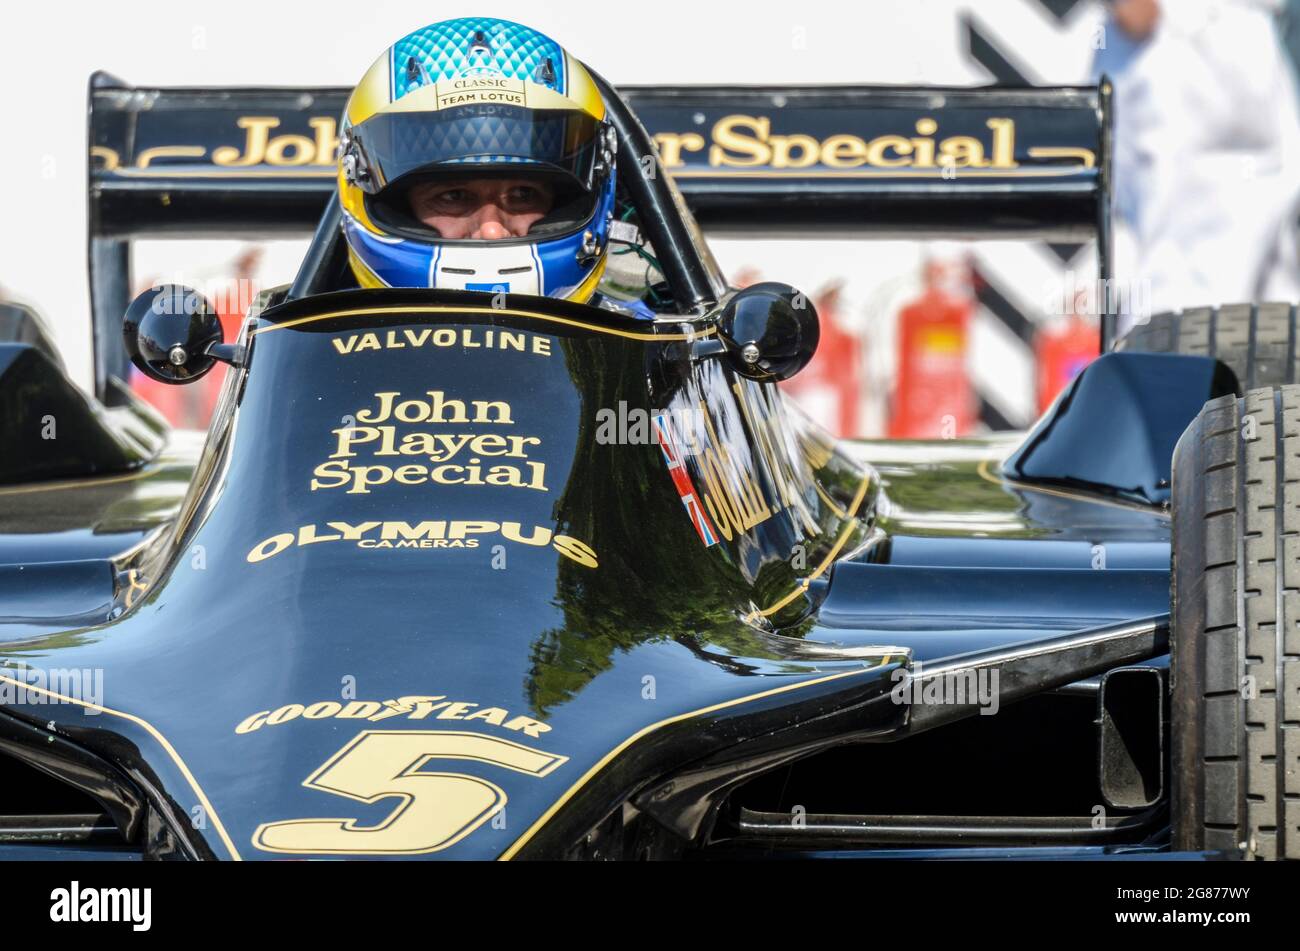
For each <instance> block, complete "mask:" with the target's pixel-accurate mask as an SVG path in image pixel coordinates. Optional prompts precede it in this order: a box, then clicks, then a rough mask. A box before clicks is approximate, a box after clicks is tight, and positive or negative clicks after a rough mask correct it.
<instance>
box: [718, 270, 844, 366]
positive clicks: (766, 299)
mask: <svg viewBox="0 0 1300 951" xmlns="http://www.w3.org/2000/svg"><path fill="white" fill-rule="evenodd" d="M718 333H719V335H720V336H721V338H722V342H723V344H724V346H725V347H726V349H727V355H728V357H729V358H730V360H731V363H732V366H733V367H734V368H735V370H736V372H737V373H739V374H741V375H742V376H747V377H749V378H751V379H754V380H772V381H779V380H788V379H790V377H792V376H794V375H795V374H796V373H798V372H799V371H800V370H802V369H803V368H804V367H805V366H807V365H808V361H809V360H811V359H812V358H813V354H814V353H816V352H817V341H818V339H819V338H820V336H821V330H820V325H819V324H818V321H817V309H816V308H815V307H813V304H812V301H810V300H809V299H808V297H807V296H806V295H805V294H803V293H801V292H800V291H797V290H795V289H794V288H793V287H791V286H790V285H789V284H780V283H777V282H775V281H768V282H765V283H762V284H754V285H753V286H751V287H746V288H745V289H744V290H741V291H737V292H736V294H735V296H733V297H732V298H731V300H730V301H728V302H727V304H726V306H725V307H724V308H723V309H722V315H721V316H720V317H719V319H718Z"/></svg>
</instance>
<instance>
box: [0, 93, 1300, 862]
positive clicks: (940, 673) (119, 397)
mask: <svg viewBox="0 0 1300 951" xmlns="http://www.w3.org/2000/svg"><path fill="white" fill-rule="evenodd" d="M345 92H346V91H345V90H331V89H312V90H284V89H240V90H231V91H221V90H199V89H167V90H160V89H137V88H132V87H128V86H126V85H125V84H123V83H121V82H119V81H116V80H114V79H112V78H111V77H108V76H104V75H98V76H96V77H95V78H94V80H93V82H92V87H91V109H90V116H91V118H90V142H91V162H90V183H89V192H90V225H91V228H90V233H91V237H90V263H91V281H92V291H93V293H92V303H93V309H94V327H95V333H96V393H95V395H94V397H87V396H85V395H83V394H82V392H81V391H80V390H79V389H78V388H77V387H76V386H74V385H73V384H72V383H71V382H70V381H69V379H68V378H67V376H66V375H65V373H64V371H63V369H62V367H61V364H60V360H59V357H58V355H57V353H55V352H54V351H53V349H52V348H51V347H50V346H49V345H48V343H47V341H46V339H45V337H44V336H43V335H42V334H41V333H40V331H39V328H38V327H37V326H36V324H35V323H34V322H33V321H32V320H31V319H30V317H29V316H26V315H24V314H22V313H10V314H8V315H7V316H6V318H5V320H4V322H2V323H0V328H2V329H3V331H4V336H3V338H2V339H3V342H0V447H2V451H0V665H2V666H0V753H2V754H3V756H2V761H3V763H4V769H5V776H6V777H7V778H6V782H4V783H3V784H2V785H0V857H2V858H61V857H79V858H85V857H92V858H104V859H121V858H140V857H146V858H186V859H207V858H218V859H235V860H239V859H267V858H277V857H329V856H332V857H366V858H376V857H380V858H399V857H406V858H427V857H434V858H455V859H467V858H468V859H496V858H503V859H504V858H569V857H572V858H610V859H630V858H647V857H648V858H678V857H687V856H690V857H695V858H714V857H730V858H736V857H774V856H775V857H780V856H796V855H802V856H811V855H837V856H842V855H853V856H859V857H874V858H888V857H899V856H906V857H918V856H929V857H942V856H952V855H954V854H955V855H961V856H966V857H972V858H977V857H978V858H988V857H1006V856H1011V855H1020V856H1039V857H1049V858H1051V857H1070V856H1079V855H1086V856H1094V857H1109V856H1124V855H1133V854H1136V853H1178V854H1183V855H1187V856H1197V857H1203V856H1205V855H1208V854H1217V855H1227V856H1242V857H1250V858H1273V857H1277V858H1281V857H1290V858H1295V857H1297V856H1300V799H1298V798H1297V797H1298V796H1300V763H1298V762H1297V757H1298V756H1300V744H1297V742H1296V739H1297V737H1300V729H1296V727H1297V726H1300V630H1298V629H1297V627H1296V622H1297V620H1300V604H1298V603H1297V600H1296V595H1297V592H1300V538H1298V536H1297V533H1298V532H1300V388H1297V387H1294V386H1289V385H1285V384H1289V383H1290V382H1291V381H1292V380H1294V377H1295V354H1296V350H1297V339H1296V320H1295V310H1294V309H1293V308H1289V307H1281V308H1276V307H1244V308H1223V309H1221V310H1219V311H1214V312H1210V311H1206V312H1203V313H1202V312H1189V313H1187V314H1184V315H1181V316H1162V317H1158V318H1156V319H1155V320H1153V322H1152V323H1151V324H1150V325H1149V326H1147V327H1144V328H1142V329H1141V331H1140V333H1139V334H1137V335H1134V336H1130V337H1128V338H1126V339H1125V340H1124V341H1121V342H1120V343H1119V345H1118V347H1116V346H1115V345H1114V344H1115V341H1114V323H1115V321H1114V318H1113V316H1111V315H1108V316H1107V318H1106V319H1105V320H1104V322H1103V327H1104V329H1103V334H1102V341H1101V350H1102V351H1103V352H1104V355H1103V356H1101V357H1100V358H1099V359H1097V360H1096V361H1095V362H1093V363H1092V364H1091V365H1090V366H1089V367H1088V369H1087V370H1086V371H1085V372H1084V373H1083V374H1082V375H1081V376H1080V377H1079V378H1078V379H1077V380H1076V382H1075V383H1074V384H1073V385H1072V386H1071V387H1070V388H1069V389H1068V390H1067V391H1066V392H1065V393H1064V394H1063V395H1062V397H1061V398H1060V399H1059V400H1058V401H1057V402H1056V404H1055V405H1054V406H1053V407H1052V409H1051V410H1050V411H1049V412H1048V413H1047V415H1046V416H1045V417H1044V418H1043V419H1042V420H1041V421H1040V422H1039V423H1038V425H1037V426H1036V427H1035V428H1034V429H1033V431H1032V432H1030V433H1029V434H1027V435H1025V436H1023V437H1017V438H1014V439H1008V438H1006V437H1005V436H999V437H991V438H988V439H983V440H963V441H939V442H934V443H924V442H909V443H893V444H891V443H878V442H843V441H836V440H834V439H832V438H830V437H829V436H827V435H826V434H825V433H824V432H822V431H821V430H819V429H818V428H817V427H816V426H814V425H813V424H812V423H810V422H809V421H808V419H807V418H806V417H805V416H804V415H802V414H801V412H800V411H799V409H798V408H797V406H795V405H794V404H792V403H791V402H789V401H787V400H786V399H785V398H784V397H783V395H782V393H781V391H779V390H778V388H777V386H776V384H777V382H778V381H780V380H782V379H785V378H787V377H789V376H790V375H792V374H794V373H796V372H797V371H798V370H799V369H800V368H801V367H802V366H803V365H805V364H806V362H807V361H808V359H809V358H810V357H811V355H812V353H813V350H814V348H815V347H816V344H817V339H818V324H817V315H816V313H815V312H814V309H813V307H812V306H811V304H810V303H809V301H808V300H807V298H806V297H804V296H803V295H802V294H800V293H799V292H798V291H796V290H794V289H793V288H790V287H787V286H785V285H779V284H761V285H757V286H755V287H752V288H747V289H745V290H742V291H734V290H731V289H729V288H728V287H727V285H726V282H725V281H724V279H723V277H722V275H721V274H720V272H719V270H718V268H717V266H716V265H715V263H714V262H713V259H712V257H711V255H710V254H709V251H708V248H707V247H706V245H705V243H704V241H703V239H702V237H701V232H700V228H698V227H697V225H696V221H697V220H698V221H699V223H700V225H701V226H703V228H704V229H706V230H708V231H710V232H711V233H719V234H736V233H745V234H760V235H766V236H773V237H783V236H798V235H800V234H804V233H808V232H809V231H816V232H817V233H819V234H827V233H839V234H849V235H858V236H864V237H867V236H871V235H874V234H885V233H908V234H960V235H968V236H981V235H999V236H1017V235H1025V234H1034V235H1038V236H1041V237H1048V238H1059V239H1063V240H1072V239H1077V238H1079V237H1080V235H1082V234H1091V233H1096V234H1097V235H1098V237H1099V239H1100V251H1101V254H1100V259H1101V261H1102V265H1103V273H1102V277H1103V279H1104V278H1106V277H1108V271H1107V270H1106V264H1107V261H1108V260H1109V219H1108V200H1107V195H1108V189H1109V181H1108V175H1109V167H1110V166H1109V160H1108V151H1109V131H1108V130H1109V90H1108V89H1107V88H1106V87H1105V86H1104V85H1103V86H1101V87H1098V88H1079V89H1026V90H996V89H993V90H955V89H884V88H856V87H826V88H784V87H783V88H704V87H700V88H689V87H657V88H654V89H649V88H644V89H627V90H623V91H622V94H620V93H617V92H615V91H614V90H613V89H611V88H609V87H608V86H605V87H604V92H605V94H606V96H607V98H608V101H609V106H610V115H611V118H612V120H613V122H614V124H615V127H616V129H617V132H618V136H619V152H620V154H619V169H620V176H621V185H620V189H621V191H620V196H619V198H620V201H621V202H622V203H623V206H624V208H625V209H626V210H625V213H624V214H623V216H622V218H623V221H624V224H625V227H624V230H623V231H622V232H621V234H622V235H623V237H622V239H621V240H624V241H626V242H628V243H629V245H631V244H635V246H636V248H637V249H638V250H639V251H640V252H641V253H640V254H638V255H637V256H636V258H635V260H638V261H644V260H646V259H647V256H648V258H649V260H651V261H652V262H653V268H647V267H646V266H645V265H644V264H642V265H641V267H640V272H639V273H640V274H641V276H642V277H644V281H643V282H642V286H636V281H631V280H629V281H628V283H627V285H626V286H627V288H629V289H630V290H629V293H631V294H632V295H633V296H638V297H640V298H641V299H642V302H643V303H646V304H647V305H648V306H651V307H652V308H653V310H654V312H655V314H656V317H655V318H654V319H653V320H638V319H633V318H631V317H628V316H625V315H623V314H620V313H616V312H613V311H610V310H606V309H599V308H594V307H586V306H581V305H577V304H572V303H567V302H557V301H553V300H548V299H543V298H534V297H526V296H519V295H505V294H487V293H477V292H470V291H413V290H360V289H357V288H355V286H354V285H353V284H352V282H351V281H350V279H349V272H348V269H347V266H346V259H345V253H344V249H343V245H342V240H341V238H340V234H339V227H338V215H339V211H338V208H337V205H336V204H334V203H333V202H332V201H331V200H330V195H331V185H332V177H333V174H334V172H333V165H332V163H333V161H334V158H333V156H334V146H335V144H336V143H335V142H334V135H335V131H336V129H335V126H334V118H333V117H335V116H337V115H338V113H339V109H340V107H341V104H342V98H343V96H344V95H345ZM634 109H635V114H634V112H633V110H634ZM642 123H644V125H643V124H642ZM647 127H648V129H649V131H648V130H647ZM945 156H947V158H946V159H945V158H944V157H945ZM955 156H961V158H962V161H960V162H957V161H955V159H954V157H955ZM850 159H851V160H852V161H850ZM313 227H314V228H315V232H314V238H313V239H312V242H311V245H310V249H309V251H308V252H307V254H306V257H305V259H304V261H303V263H302V267H301V270H300V271H299V273H298V275H297V277H296V278H295V280H294V281H293V283H292V284H291V285H287V286H285V287H282V288H279V289H276V290H275V291H272V292H269V293H266V294H264V295H263V296H262V297H261V298H259V300H258V301H257V302H256V303H255V304H254V305H253V307H252V308H251V309H250V311H249V312H248V315H247V318H246V320H245V321H244V324H243V329H242V331H241V332H240V334H239V335H238V337H237V339H234V340H230V341H225V340H222V337H221V331H220V327H219V324H218V323H217V319H216V316H215V314H214V310H213V307H212V305H211V304H210V303H209V302H207V301H205V300H204V299H203V298H202V296H201V295H199V294H197V293H196V292H194V291H192V290H189V289H187V288H184V287H179V286H174V285H173V286H167V287H162V288H155V289H152V290H150V291H148V292H146V293H145V294H144V295H143V296H142V297H140V298H139V299H137V300H136V301H135V302H133V303H132V302H130V301H129V299H128V292H127V288H128V287H129V286H130V277H129V267H128V262H129V254H130V243H131V241H132V240H133V239H134V238H136V237H139V236H141V235H146V236H159V235H162V236H177V235H198V234H202V235H222V234H227V235H228V234H245V235H247V234H256V235H261V236H270V235H276V234H282V233H294V232H298V231H302V230H304V229H306V230H308V231H309V230H311V229H312V228H313ZM633 276H636V275H635V274H634V275H633ZM128 305H129V306H128ZM123 313H125V314H126V322H125V335H123V323H122V315H123ZM123 336H125V341H124V340H123ZM124 344H125V345H124ZM128 356H129V357H130V358H131V359H132V360H134V362H135V364H136V366H137V367H139V368H140V369H141V370H142V371H143V372H145V373H146V374H148V375H150V376H152V377H154V378H155V379H159V380H165V381H168V382H173V383H178V384H179V383H186V382H188V381H190V380H193V379H196V378H198V377H200V376H202V375H203V374H205V373H207V372H209V371H210V370H211V369H212V368H213V367H214V366H215V365H216V364H217V363H224V364H227V365H228V367H229V369H228V371H227V375H226V379H225V384H224V389H223V391H222V394H221V397H220V402H219V405H218V408H217V410H216V413H215V416H214V419H213V422H212V425H211V428H210V430H209V432H208V433H207V436H206V439H205V440H203V441H202V442H201V443H200V442H199V441H197V440H191V439H189V438H188V437H186V436H185V435H184V434H180V433H173V432H169V431H168V429H167V428H166V426H165V425H164V424H163V423H162V422H161V421H160V420H159V419H158V417H157V416H156V415H155V414H153V413H152V412H151V411H150V410H148V409H147V408H146V407H145V406H143V405H142V404H141V403H139V402H138V401H137V400H136V399H135V397H133V396H132V395H131V393H130V392H129V390H128V389H127V388H126V387H125V386H124V385H123V383H122V380H124V379H126V378H127V374H128V371H129V365H128V362H127V361H128ZM1171 553H1172V558H1171ZM1171 563H1172V565H1173V567H1172V569H1171Z"/></svg>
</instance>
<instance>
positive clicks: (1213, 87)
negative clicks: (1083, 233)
mask: <svg viewBox="0 0 1300 951" xmlns="http://www.w3.org/2000/svg"><path fill="white" fill-rule="evenodd" d="M1277 6H1278V2H1277V0H1161V3H1160V21H1159V23H1158V25H1157V27H1156V30H1155V32H1154V34H1153V35H1152V36H1151V37H1150V38H1149V39H1148V40H1147V41H1145V42H1142V43H1134V42H1133V41H1131V40H1129V39H1128V38H1127V36H1125V35H1124V33H1123V31H1121V30H1120V29H1119V28H1118V27H1117V26H1115V24H1114V23H1113V22H1110V23H1107V27H1106V34H1105V35H1106V48H1105V49H1103V50H1100V51H1098V54H1097V56H1096V59H1095V62H1094V68H1095V70H1096V72H1097V73H1098V74H1101V73H1106V74H1108V75H1109V76H1110V77H1111V78H1112V79H1113V80H1114V84H1115V185H1116V200H1117V210H1118V212H1119V214H1120V215H1121V217H1123V218H1124V219H1125V220H1126V221H1127V222H1128V224H1129V225H1130V227H1131V228H1132V229H1133V237H1134V239H1135V243H1136V245H1137V254H1138V260H1137V262H1136V273H1131V274H1129V275H1128V276H1129V277H1136V278H1138V279H1139V280H1141V281H1143V282H1146V283H1145V286H1144V288H1142V290H1145V291H1146V292H1147V293H1141V292H1140V291H1138V292H1136V293H1134V295H1133V299H1134V300H1138V301H1143V300H1149V302H1150V309H1151V311H1153V312H1158V311H1162V310H1171V309H1180V308H1184V307H1192V306H1198V305H1206V304H1210V305H1213V304H1225V303H1233V302H1238V301H1252V300H1269V299H1281V300H1287V299H1297V298H1300V259H1297V252H1296V242H1295V221H1296V217H1297V214H1298V213H1300V108H1298V107H1297V95H1296V86H1295V81H1294V78H1293V75H1292V71H1291V67H1290V63H1289V62H1288V60H1287V59H1286V56H1285V53H1284V52H1283V50H1282V47H1281V44H1280V42H1279V40H1278V36H1277V32H1276V29H1275V26H1274V21H1273V14H1274V12H1275V10H1276V8H1277ZM1117 263H1118V262H1117ZM1117 270H1119V271H1120V272H1121V274H1123V272H1124V271H1125V270H1128V269H1125V268H1123V266H1122V263H1121V266H1120V267H1118V268H1117ZM1137 316H1139V317H1140V316H1141V315H1137Z"/></svg>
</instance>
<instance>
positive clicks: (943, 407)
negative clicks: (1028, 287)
mask: <svg viewBox="0 0 1300 951" xmlns="http://www.w3.org/2000/svg"><path fill="white" fill-rule="evenodd" d="M974 306H975V302H974V297H973V295H972V293H971V280H970V268H969V266H968V265H967V264H966V263H965V262H960V263H951V262H943V261H929V262H927V263H926V265H925V289H924V290H923V291H922V292H921V296H920V297H918V298H917V299H916V300H914V301H913V302H912V303H910V304H908V305H907V306H905V307H904V308H903V309H902V310H901V311H899V314H898V373H897V381H896V386H895V391H894V400H893V411H892V413H891V414H890V419H889V435H890V437H891V438H893V439H951V438H955V437H957V436H963V435H965V434H967V433H969V432H970V431H971V429H972V427H973V426H974V424H975V392H974V389H973V388H972V387H971V382H970V378H969V376H968V375H967V373H966V349H967V341H968V339H969V327H970V319H971V314H972V313H973V312H974Z"/></svg>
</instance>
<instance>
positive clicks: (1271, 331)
mask: <svg viewBox="0 0 1300 951" xmlns="http://www.w3.org/2000/svg"><path fill="white" fill-rule="evenodd" d="M1296 316H1297V315H1296V306H1295V305H1294V304H1224V305H1223V306H1222V307H1193V308H1188V309H1187V310H1184V311H1182V312H1180V313H1166V314H1153V315H1152V316H1151V318H1150V319H1149V320H1147V321H1146V322H1144V323H1140V324H1137V325H1136V326H1134V327H1133V329H1132V330H1130V331H1129V332H1128V333H1127V334H1125V335H1124V336H1123V337H1122V338H1121V339H1120V340H1119V342H1118V343H1117V344H1115V349H1116V350H1128V351H1133V352H1136V353H1183V354H1189V355H1191V356H1198V357H1214V358H1216V359H1218V360H1221V361H1222V362H1223V363H1226V364H1227V365H1228V367H1229V368H1231V370H1232V372H1233V373H1235V374H1236V376H1237V381H1238V382H1239V383H1240V384H1241V388H1242V390H1243V391H1245V390H1249V389H1254V388H1255V387H1257V386H1274V385H1280V384H1283V383H1298V382H1300V376H1297V375H1296V374H1297V371H1298V370H1300V367H1297V356H1298V354H1297V352H1296V351H1297V348H1298V346H1300V341H1298V340H1297V338H1296Z"/></svg>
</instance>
